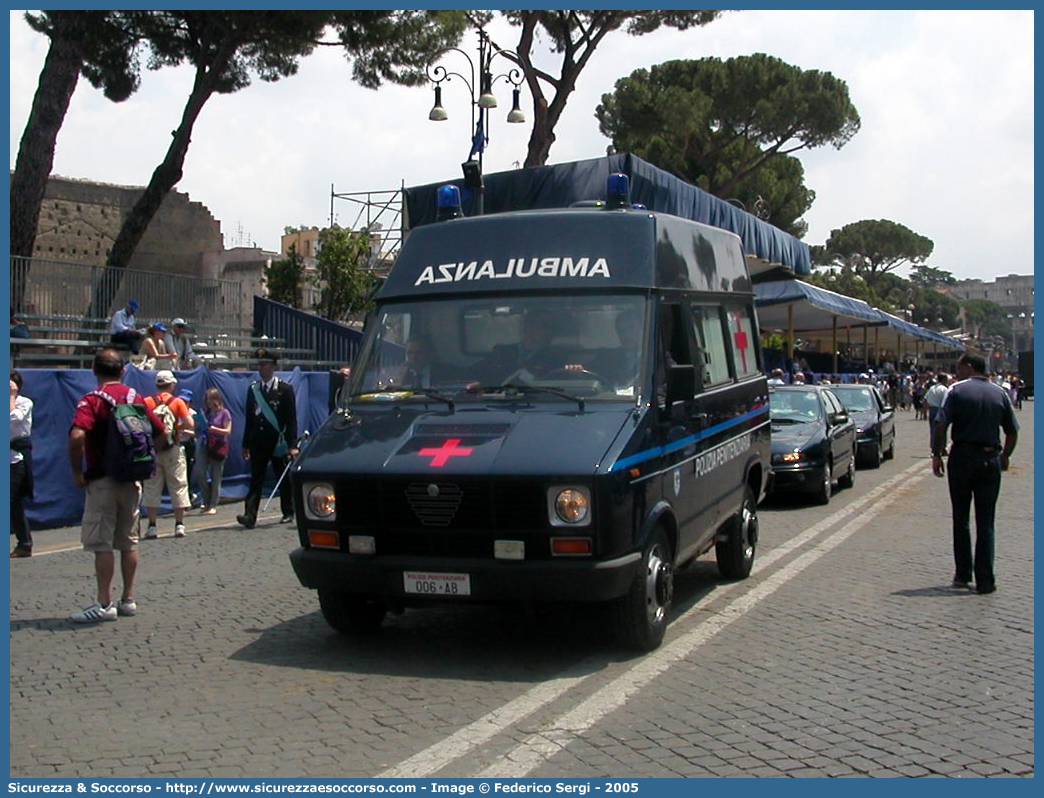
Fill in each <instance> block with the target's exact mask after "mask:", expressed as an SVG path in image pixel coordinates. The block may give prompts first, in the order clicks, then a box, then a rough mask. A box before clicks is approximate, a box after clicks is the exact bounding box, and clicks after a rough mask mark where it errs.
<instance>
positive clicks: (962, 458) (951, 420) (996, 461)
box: [932, 354, 1019, 593]
mask: <svg viewBox="0 0 1044 798" xmlns="http://www.w3.org/2000/svg"><path fill="white" fill-rule="evenodd" d="M957 376H958V377H959V378H960V380H961V381H960V382H958V383H956V384H955V385H953V386H952V387H951V388H950V390H949V392H947V394H946V398H945V399H944V400H943V404H942V407H940V408H939V412H938V414H937V415H936V417H935V437H934V438H933V445H932V471H933V473H934V474H935V475H936V476H937V477H941V476H942V475H943V474H944V473H945V472H946V469H944V468H943V460H942V457H943V453H944V451H945V449H946V431H947V429H948V428H949V427H951V426H952V427H953V443H952V445H951V447H950V457H949V461H948V462H947V468H948V469H949V487H950V504H951V505H952V507H953V557H954V562H955V563H956V573H955V574H954V577H953V584H954V587H970V586H971V579H972V573H973V572H974V575H975V589H976V590H977V591H978V592H979V593H992V592H993V591H994V590H996V589H997V583H996V580H995V578H994V574H993V517H994V511H995V510H996V508H997V496H998V495H999V493H1000V483H1001V471H1007V470H1008V461H1009V458H1010V457H1011V453H1012V452H1013V451H1014V450H1015V444H1016V442H1017V441H1018V437H1019V425H1018V422H1017V421H1016V420H1015V410H1014V409H1013V408H1012V406H1011V398H1010V397H1009V396H1008V392H1007V391H1005V390H1004V389H1003V388H1001V387H1000V386H999V385H994V384H993V383H992V382H990V381H989V380H988V379H987V378H986V361H985V360H984V359H983V358H982V357H980V356H979V355H971V354H964V355H961V357H960V358H959V359H958V360H957ZM1001 429H1003V430H1004V445H1003V447H1002V446H1001V442H1000V430H1001ZM973 499H974V501H975V558H974V560H973V559H972V546H971V525H970V511H971V504H972V500H973Z"/></svg>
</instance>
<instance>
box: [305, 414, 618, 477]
mask: <svg viewBox="0 0 1044 798" xmlns="http://www.w3.org/2000/svg"><path fill="white" fill-rule="evenodd" d="M632 410H633V408H632V406H630V405H625V404H612V405H606V406H605V407H597V406H596V408H595V409H592V403H590V402H589V403H587V408H586V409H585V410H584V411H583V412H580V411H579V409H578V408H577V407H576V406H575V405H570V404H569V403H566V402H555V403H548V402H541V403H534V404H532V405H526V406H516V407H512V408H503V409H501V408H496V407H490V406H489V405H482V406H478V407H467V408H465V409H461V407H460V406H459V405H458V406H457V409H456V411H455V412H450V411H449V410H433V409H430V408H428V409H425V407H424V406H418V407H414V406H410V405H400V406H398V407H393V408H392V407H390V408H382V409H377V410H370V409H369V408H367V409H365V410H355V411H353V413H352V415H351V416H349V417H347V418H344V417H341V416H338V415H336V414H335V415H334V416H331V417H330V419H329V420H328V421H327V422H326V423H325V424H324V425H323V427H322V428H321V430H320V431H319V432H318V433H317V434H316V435H315V436H314V437H313V438H312V440H311V441H310V442H309V444H308V446H307V447H306V449H305V451H304V453H303V454H302V456H301V458H300V460H299V463H298V466H299V468H298V470H299V471H300V472H301V473H302V474H304V475H314V476H316V477H319V476H336V475H338V474H369V475H380V474H417V475H423V476H435V475H443V476H445V475H454V476H465V475H476V474H483V475H497V476H516V475H517V476H526V475H528V476H534V475H537V476H553V475H563V476H583V475H586V474H593V473H595V471H597V470H602V471H604V470H606V469H607V468H609V467H610V466H611V465H612V462H606V460H607V458H608V457H612V458H613V460H615V458H616V456H617V454H618V453H617V452H615V451H612V452H610V449H613V448H614V447H613V446H612V444H613V442H614V441H615V440H616V439H617V437H618V436H619V433H620V430H621V428H622V427H623V425H624V424H625V423H627V424H633V423H634V422H633V420H631V419H632Z"/></svg>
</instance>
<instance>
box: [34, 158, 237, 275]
mask: <svg viewBox="0 0 1044 798" xmlns="http://www.w3.org/2000/svg"><path fill="white" fill-rule="evenodd" d="M143 191H144V188H142V187H134V186H116V185H110V184H107V183H94V182H91V181H87V180H74V179H71V178H67V177H56V176H52V177H50V178H49V179H48V181H47V189H46V191H45V193H44V201H43V204H42V205H41V206H40V220H39V222H38V223H37V232H36V242H35V244H34V246H33V257H36V258H43V259H47V260H63V261H75V262H76V263H85V264H89V265H97V266H100V265H102V264H104V263H105V261H106V258H108V256H109V251H110V250H111V249H112V244H113V242H114V241H115V240H116V236H117V235H118V234H119V232H120V227H121V226H122V225H123V221H124V219H126V218H127V216H128V215H129V214H130V211H131V209H132V208H133V207H134V203H135V202H137V201H138V198H139V197H140V196H141V194H142V192H143ZM222 249H223V239H222V235H221V223H220V222H219V221H218V220H217V219H215V218H214V217H213V215H212V214H211V213H210V211H209V210H207V208H206V207H205V206H204V205H203V204H202V203H200V202H193V201H192V200H191V199H190V198H189V196H188V194H185V193H183V192H180V191H171V192H170V193H168V194H167V196H166V197H165V198H164V200H163V203H162V204H161V205H160V208H159V211H157V213H156V215H155V216H154V217H153V219H152V221H151V222H150V223H149V226H148V229H147V230H146V231H145V235H144V236H143V237H142V239H141V242H140V243H139V244H138V247H137V249H136V250H135V252H134V256H133V257H132V258H131V261H130V263H129V264H128V266H129V268H131V269H142V270H147V271H161V272H166V273H169V274H187V275H194V276H202V259H203V253H205V252H216V251H217V252H219V251H221V250H222Z"/></svg>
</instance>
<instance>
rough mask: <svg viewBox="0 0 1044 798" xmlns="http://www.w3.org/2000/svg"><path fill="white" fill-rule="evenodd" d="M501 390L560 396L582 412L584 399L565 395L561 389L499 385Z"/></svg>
mask: <svg viewBox="0 0 1044 798" xmlns="http://www.w3.org/2000/svg"><path fill="white" fill-rule="evenodd" d="M500 388H501V390H503V391H504V393H512V392H515V393H521V394H527V393H549V394H553V395H554V396H560V397H562V398H563V399H568V400H569V401H571V402H576V403H577V404H578V405H580V412H581V413H583V412H584V398H583V397H582V396H573V395H572V394H571V393H566V392H565V391H563V390H562V389H561V388H552V387H550V386H548V385H517V384H515V383H508V384H507V385H501V386H500Z"/></svg>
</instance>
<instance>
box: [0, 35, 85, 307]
mask: <svg viewBox="0 0 1044 798" xmlns="http://www.w3.org/2000/svg"><path fill="white" fill-rule="evenodd" d="M82 65H83V60H82V58H81V56H80V50H79V47H78V46H77V44H76V43H75V41H74V40H73V39H71V38H70V37H68V36H65V35H62V33H61V32H59V31H58V30H56V31H55V35H54V36H53V37H52V38H51V46H50V48H49V49H48V51H47V58H46V60H45V61H44V65H43V69H42V70H41V72H40V80H39V83H38V84H37V89H36V96H35V97H33V107H32V110H31V111H30V113H29V120H28V122H27V123H26V126H25V131H24V132H23V133H22V140H21V142H20V143H19V146H18V158H17V160H16V161H15V170H14V174H13V175H12V176H11V209H10V210H11V255H13V256H22V257H26V258H29V257H32V254H33V243H34V242H35V241H36V227H37V224H38V223H39V220H40V206H41V205H42V204H43V197H44V192H45V191H46V189H47V178H48V177H49V176H50V174H51V167H52V166H53V165H54V148H55V142H56V141H57V139H58V131H59V130H61V128H62V122H63V121H64V120H65V114H66V112H67V111H68V110H69V101H70V99H71V98H72V94H73V91H74V90H75V89H76V81H77V80H78V79H79V77H80V68H81V67H82ZM17 271H18V274H17V275H12V278H14V279H13V280H12V285H11V304H12V305H13V306H14V307H15V308H16V309H18V310H20V309H21V306H22V302H23V297H24V291H25V279H26V276H27V274H28V263H24V262H23V263H21V264H19V268H18V270H17Z"/></svg>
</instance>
